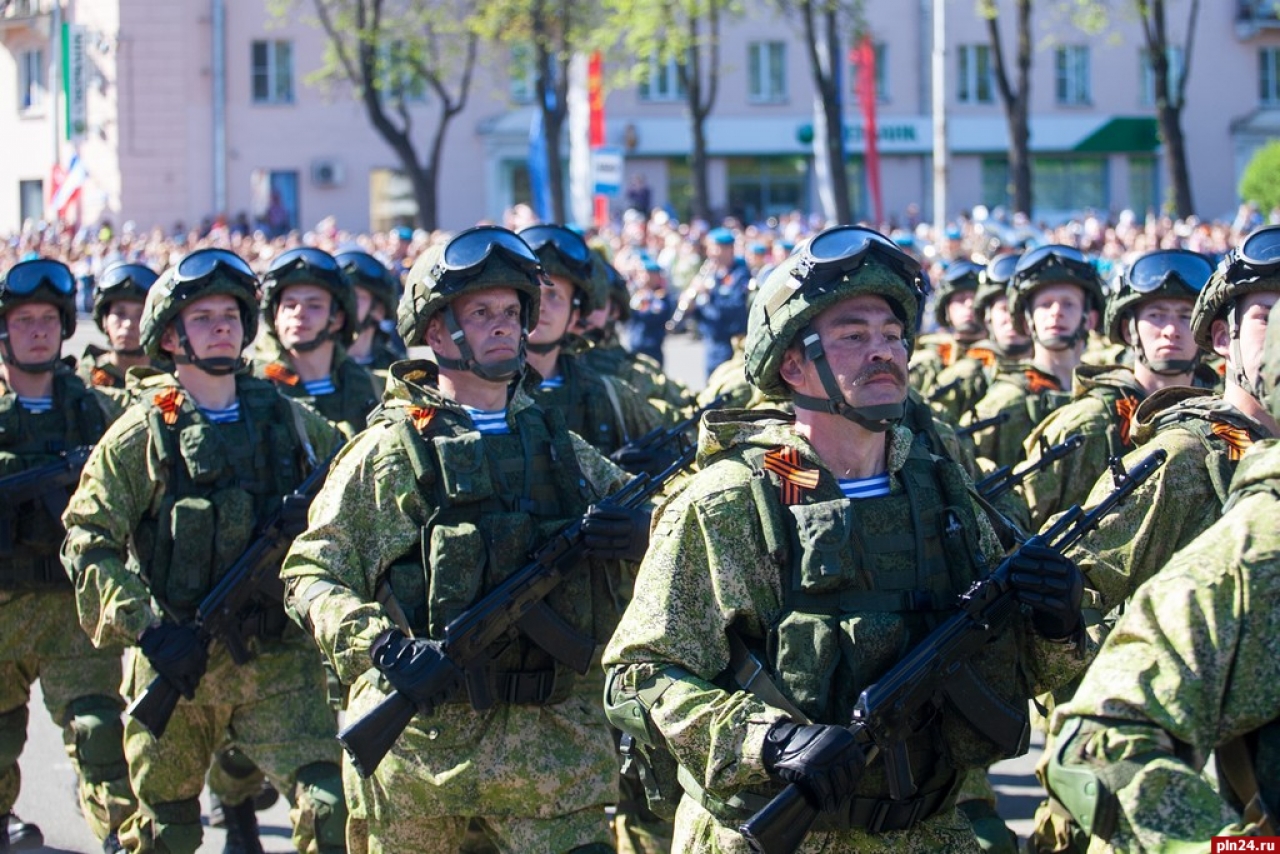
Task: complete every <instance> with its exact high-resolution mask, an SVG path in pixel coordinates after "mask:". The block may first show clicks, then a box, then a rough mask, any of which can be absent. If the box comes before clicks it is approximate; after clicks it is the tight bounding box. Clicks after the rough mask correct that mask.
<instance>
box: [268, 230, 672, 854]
mask: <svg viewBox="0 0 1280 854" xmlns="http://www.w3.org/2000/svg"><path fill="white" fill-rule="evenodd" d="M541 280H542V270H541V267H540V265H539V263H538V260H537V256H535V255H534V254H533V252H532V251H531V250H530V248H529V247H528V246H527V245H526V244H525V243H524V242H523V241H522V240H521V239H520V238H519V237H517V236H516V235H515V234H514V233H512V232H509V231H507V230H506V229H502V228H496V227H492V226H488V227H479V228H473V229H468V230H467V231H464V232H461V233H460V234H458V235H457V236H455V237H454V238H453V239H452V240H450V241H449V242H448V243H447V244H445V245H443V246H433V247H431V248H430V249H428V250H427V252H425V253H424V254H423V255H422V256H421V257H419V259H418V261H417V262H416V263H415V264H414V266H413V269H412V270H410V272H409V275H408V278H407V279H406V283H405V287H406V293H405V297H404V299H403V300H402V301H401V304H400V309H399V330H400V333H401V335H402V337H403V338H404V340H405V343H406V344H408V345H409V346H411V347H412V346H416V345H424V344H425V345H427V346H430V347H431V348H432V350H433V351H434V352H435V355H436V362H435V363H432V362H427V361H407V362H403V363H401V364H398V365H396V366H395V367H394V368H393V369H392V379H391V383H390V385H389V387H388V390H387V394H386V397H385V398H384V403H383V407H382V408H381V409H380V410H379V415H378V416H377V417H376V418H375V419H374V422H373V423H372V424H371V425H370V427H369V429H368V430H366V431H365V432H364V433H362V434H361V435H360V436H359V437H357V438H356V440H355V441H354V442H352V443H351V444H350V445H349V446H348V447H347V448H346V449H344V451H343V453H342V455H341V456H340V457H339V458H338V460H337V462H336V464H335V466H334V469H333V472H332V473H331V474H330V476H329V479H328V481H327V483H326V484H325V487H324V489H323V490H322V491H321V493H320V495H319V496H318V497H317V498H316V501H315V503H314V505H313V506H312V510H311V517H310V528H309V529H308V530H307V531H306V533H304V534H302V535H301V536H300V537H299V538H298V539H297V540H295V542H294V544H293V548H292V550H291V552H290V553H289V556H288V557H287V558H286V560H285V564H284V570H283V572H282V577H283V578H284V580H285V587H286V593H287V600H288V602H289V607H290V609H291V611H292V613H293V615H294V618H295V619H297V620H299V621H300V622H301V623H302V624H303V625H305V626H306V627H307V628H308V629H309V630H310V631H311V632H312V633H313V634H314V635H315V638H316V640H317V642H318V643H319V644H320V648H321V650H322V651H323V652H324V654H325V655H326V656H327V657H328V658H329V660H330V661H331V662H332V664H333V666H334V668H335V669H336V670H337V673H338V675H339V676H340V677H341V679H342V680H343V682H345V683H348V684H351V685H352V688H351V697H350V706H349V709H348V716H349V717H350V718H351V719H356V718H359V717H361V716H362V715H364V714H365V713H367V712H368V711H369V710H370V709H371V708H373V707H374V706H375V705H377V704H378V703H379V702H380V701H382V700H383V699H384V698H385V697H386V695H387V694H388V693H389V692H390V691H391V690H393V689H395V690H398V691H400V692H401V693H402V694H404V695H405V696H407V697H409V698H410V699H411V700H413V701H414V702H415V703H416V704H417V706H418V709H419V710H420V712H421V713H420V714H418V715H417V716H416V717H415V718H414V719H413V721H412V722H411V723H410V725H409V726H408V728H407V729H406V730H405V731H404V734H403V735H401V736H400V738H399V740H398V741H397V742H396V744H395V746H394V747H393V748H392V749H391V752H390V753H389V754H388V755H387V757H386V758H385V759H384V760H383V761H382V762H381V764H380V765H379V766H378V768H377V771H376V773H375V774H374V776H373V777H372V778H371V779H370V780H369V781H368V783H367V784H364V785H362V784H361V782H360V781H359V780H358V779H357V778H356V775H355V771H354V770H353V769H352V766H351V764H350V763H346V765H345V767H344V773H345V774H346V782H347V787H348V791H349V792H358V793H360V797H361V801H362V804H361V806H360V808H359V810H357V812H356V813H355V814H354V815H355V818H357V819H359V820H364V819H366V818H367V821H368V833H369V840H368V844H369V851H370V852H373V854H378V852H404V851H414V852H421V854H432V852H441V854H444V852H450V854H452V852H456V851H457V850H458V848H459V845H460V844H461V843H462V840H463V839H464V838H465V835H466V831H467V826H468V823H469V819H471V818H478V819H479V822H478V824H479V826H480V827H481V828H482V830H483V832H484V833H485V834H486V835H487V837H488V838H489V840H490V841H491V842H492V843H493V844H494V845H495V846H496V847H497V848H498V849H500V850H501V851H503V852H516V851H518V852H527V851H547V852H557V854H562V852H569V851H573V852H579V854H588V852H605V851H610V850H612V847H611V845H610V844H609V839H610V836H609V830H608V823H607V819H606V816H605V811H604V810H605V805H606V804H609V803H613V802H614V800H615V799H616V798H617V792H618V784H617V773H618V766H617V761H616V758H615V757H616V755H617V754H616V752H615V750H614V746H613V741H612V738H611V737H610V735H609V730H608V728H607V727H606V725H605V722H604V719H603V717H602V715H601V714H600V710H599V697H600V689H601V687H602V685H601V680H600V677H599V675H598V674H599V670H598V669H596V670H595V671H594V673H595V674H597V675H593V676H591V677H586V678H584V677H578V676H576V675H575V674H574V673H573V672H572V671H570V670H569V669H568V668H566V667H565V666H564V665H562V664H560V663H559V662H558V660H557V659H556V658H554V657H553V656H552V655H550V654H548V653H547V652H546V651H544V650H543V649H542V648H541V647H539V646H537V645H536V644H534V643H533V642H532V641H530V640H529V639H528V638H527V637H526V636H525V635H524V634H522V633H516V632H513V633H512V634H511V636H510V637H509V638H508V639H507V640H505V641H504V642H503V643H501V644H499V645H498V646H496V647H495V648H494V649H493V650H492V659H491V663H490V665H489V666H487V667H485V668H484V671H483V672H482V673H478V674H476V675H477V677H478V678H480V679H483V680H484V681H485V682H487V684H488V687H489V688H490V689H491V693H492V696H493V698H494V700H495V702H494V704H493V705H492V706H491V707H489V708H487V709H485V710H483V711H481V710H477V709H474V708H472V706H471V704H470V703H468V698H467V694H466V693H465V692H459V691H458V690H456V686H450V685H449V684H448V680H446V683H445V684H444V685H441V684H439V683H437V682H433V681H431V680H428V679H427V678H426V672H427V671H428V670H429V669H430V668H432V667H433V666H434V667H440V666H441V663H442V661H447V659H443V657H442V653H441V646H440V641H441V639H442V638H443V629H444V626H445V625H446V624H447V623H448V622H449V621H450V620H451V619H452V618H453V617H455V616H457V615H458V614H460V613H461V612H463V611H464V610H465V609H466V608H467V607H468V606H470V605H471V604H472V603H473V602H474V601H475V600H476V599H477V598H478V597H480V596H482V595H483V594H485V593H487V592H488V591H489V590H490V589H492V588H493V586H494V585H496V584H497V583H498V582H499V581H501V580H502V579H503V578H505V577H507V576H508V575H509V574H510V573H511V572H513V571H514V570H516V569H517V568H519V567H520V566H521V565H523V564H524V562H525V561H526V560H527V557H526V556H527V555H528V553H529V552H530V550H531V549H533V548H535V547H537V546H538V545H539V544H540V542H541V540H542V539H543V538H544V537H546V536H547V535H548V534H549V533H550V532H552V531H555V530H556V529H557V528H558V526H560V525H562V524H563V523H564V522H566V521H568V520H571V519H573V518H575V517H577V516H579V515H580V514H582V513H583V512H584V511H586V510H587V508H588V505H590V504H591V503H592V502H594V501H597V500H598V499H599V497H601V496H603V495H605V494H607V493H609V492H611V491H612V490H613V489H615V488H616V487H617V486H618V485H619V484H621V483H622V482H623V481H624V480H625V475H624V474H623V473H622V472H621V471H620V470H619V469H618V468H617V467H615V466H613V465H612V464H611V463H609V462H608V461H607V460H606V459H604V458H603V457H601V456H600V455H599V454H598V453H596V452H595V451H594V450H593V449H592V448H591V446H590V445H588V444H587V443H586V442H585V441H584V440H582V439H581V438H579V437H578V436H577V435H575V434H573V433H570V432H569V431H567V430H565V429H564V427H563V421H562V420H561V418H560V417H559V416H558V415H557V414H556V412H555V410H544V409H542V408H541V407H539V406H538V405H536V404H535V403H534V402H533V399H532V397H531V396H530V394H529V390H530V386H532V385H533V379H534V378H533V377H532V375H530V374H526V373H525V371H524V350H525V336H526V331H527V330H530V329H532V328H534V327H535V326H536V324H537V319H538V314H539V302H540V300H541V298H542V297H543V296H544V295H546V294H547V293H548V292H549V291H550V290H551V289H550V288H546V287H544V286H542V284H541ZM647 518H648V514H647V513H642V512H639V511H636V512H634V513H628V512H626V511H622V510H616V511H608V510H600V509H597V510H593V511H592V512H591V513H590V514H589V520H590V521H589V522H588V523H587V524H586V526H587V532H588V540H587V542H588V546H589V547H592V548H594V549H595V553H594V557H593V558H592V560H591V567H590V569H589V570H587V568H586V567H584V568H583V571H571V572H572V574H571V576H570V577H569V578H568V579H566V581H565V582H564V583H563V585H562V586H561V587H560V588H558V589H557V590H556V591H555V592H553V593H552V595H551V596H550V598H549V599H548V600H546V601H547V603H548V604H549V605H550V607H551V608H552V609H553V610H554V611H555V612H556V614H557V615H559V617H560V618H561V619H563V620H565V621H566V622H567V623H568V625H569V626H570V627H572V630H573V631H574V632H580V633H583V634H585V635H586V636H587V638H593V639H594V641H592V642H594V643H597V644H602V643H603V642H604V640H605V639H606V638H607V637H608V636H609V633H610V632H611V630H612V628H613V626H614V625H616V622H617V618H618V613H619V610H620V604H621V602H623V601H625V599H626V598H627V597H628V596H629V592H630V583H629V581H630V578H629V576H628V575H624V574H623V572H624V568H623V567H622V566H620V565H619V564H618V563H616V562H615V561H616V560H620V559H629V560H635V559H638V556H639V555H640V554H642V553H643V551H644V547H645V544H646V541H647V536H648V524H647ZM596 654H597V655H598V649H597V650H596ZM445 669H446V671H448V666H447V665H445ZM452 675H453V676H454V677H457V678H460V677H461V674H460V673H456V672H454V673H453V674H452Z"/></svg>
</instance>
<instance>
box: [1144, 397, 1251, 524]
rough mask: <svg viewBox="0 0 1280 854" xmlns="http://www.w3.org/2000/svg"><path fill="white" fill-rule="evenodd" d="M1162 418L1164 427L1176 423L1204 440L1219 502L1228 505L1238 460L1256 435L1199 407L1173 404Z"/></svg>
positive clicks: (1207, 460) (1208, 464)
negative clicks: (1174, 405)
mask: <svg viewBox="0 0 1280 854" xmlns="http://www.w3.org/2000/svg"><path fill="white" fill-rule="evenodd" d="M1158 421H1159V424H1160V427H1159V429H1160V430H1164V429H1167V428H1168V427H1170V426H1172V425H1175V424H1176V425H1177V426H1178V427H1181V428H1182V429H1183V430H1186V431H1187V432H1188V433H1191V434H1192V435H1193V436H1195V437H1196V438H1197V439H1199V440H1200V444H1201V445H1202V446H1203V447H1204V452H1205V456H1204V467H1205V471H1206V472H1208V474H1209V480H1210V481H1211V482H1212V483H1213V491H1214V493H1215V494H1216V495H1217V496H1218V503H1219V504H1220V505H1225V504H1226V503H1227V497H1228V495H1229V493H1230V488H1231V478H1232V476H1234V475H1235V472H1236V464H1237V463H1238V462H1239V461H1240V457H1241V456H1242V455H1243V454H1244V452H1245V450H1247V449H1248V447H1249V446H1250V445H1251V444H1253V441H1254V437H1253V436H1252V435H1251V434H1250V433H1249V431H1248V430H1246V429H1245V428H1243V427H1240V426H1238V425H1234V424H1232V423H1231V422H1229V421H1227V420H1226V419H1223V418H1215V417H1214V414H1213V413H1212V412H1210V411H1208V410H1206V409H1201V408H1198V407H1184V406H1176V407H1173V408H1172V409H1168V410H1166V411H1164V412H1162V413H1161V414H1160V416H1159V418H1158ZM1218 515H1219V516H1220V515H1221V514H1218Z"/></svg>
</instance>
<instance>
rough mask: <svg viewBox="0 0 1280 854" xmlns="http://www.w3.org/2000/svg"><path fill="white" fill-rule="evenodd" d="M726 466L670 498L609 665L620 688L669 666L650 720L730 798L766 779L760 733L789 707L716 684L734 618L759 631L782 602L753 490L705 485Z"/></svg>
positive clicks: (706, 782)
mask: <svg viewBox="0 0 1280 854" xmlns="http://www.w3.org/2000/svg"><path fill="white" fill-rule="evenodd" d="M723 471H724V469H723V468H722V467H712V468H710V469H707V470H704V471H703V472H701V473H700V474H699V475H698V476H696V477H695V478H694V480H693V482H692V483H691V484H690V486H689V487H688V488H686V489H685V490H684V491H683V492H682V493H681V494H680V495H679V496H678V497H677V498H675V499H674V500H673V501H672V502H671V503H670V504H669V505H667V508H666V510H665V511H664V512H663V514H662V517H661V519H660V520H659V521H658V523H657V525H656V526H655V528H654V534H653V538H652V543H651V546H650V548H649V552H648V554H647V555H646V556H645V559H644V562H643V563H642V564H641V567H640V576H639V578H638V579H637V583H636V591H635V598H634V599H633V600H632V602H631V605H630V606H629V607H628V608H627V611H626V613H625V614H624V615H623V618H622V622H621V623H620V625H619V627H618V630H617V631H616V632H615V633H614V636H613V639H612V640H611V641H610V643H609V645H608V647H607V648H606V650H605V654H604V663H605V666H606V667H610V666H612V667H615V668H617V670H618V678H619V679H620V680H621V685H622V686H623V687H624V689H627V688H631V689H634V688H636V687H638V686H639V685H640V684H642V683H644V682H645V681H646V680H648V679H650V678H652V677H653V676H655V675H656V674H659V673H662V672H664V671H665V672H666V673H667V674H670V675H672V676H673V679H674V681H673V682H672V684H671V687H670V688H668V689H667V690H666V692H665V693H664V694H663V695H662V697H661V699H660V700H659V701H658V702H657V703H656V704H654V706H653V708H652V709H651V711H650V719H651V722H652V724H653V725H654V726H655V727H656V728H657V730H658V731H659V732H660V733H661V734H662V736H663V738H664V739H665V740H666V741H667V743H668V744H669V745H670V747H671V750H672V752H673V753H674V754H675V756H676V758H677V759H678V760H679V761H680V764H681V765H683V766H684V767H685V768H687V769H689V770H690V771H691V772H692V773H693V774H695V776H698V777H700V778H701V780H702V783H703V786H704V787H705V788H706V789H707V790H708V791H710V792H711V793H713V794H716V795H717V796H720V797H727V796H728V795H730V794H732V793H733V792H735V791H738V790H740V789H741V788H743V787H745V786H749V785H756V784H761V783H765V782H766V781H767V780H768V775H767V773H766V772H765V770H764V766H763V764H762V762H761V758H760V757H761V750H762V746H763V743H764V735H765V733H766V732H767V731H768V729H769V727H770V726H771V725H772V724H773V723H774V722H775V721H777V720H779V719H781V718H783V717H786V715H785V714H784V713H783V712H782V711H780V710H778V709H773V708H770V707H769V706H767V705H765V703H763V702H762V701H761V700H759V699H758V698H756V697H755V696H754V695H752V694H750V693H748V692H745V691H732V692H731V691H726V690H724V689H722V688H719V687H717V686H716V685H715V684H713V682H712V680H713V679H714V678H715V677H716V676H717V675H718V674H720V673H721V671H723V670H724V669H725V668H726V667H727V666H728V664H729V643H728V638H727V635H726V631H727V629H728V628H729V626H730V625H731V624H732V625H733V626H734V627H735V630H737V631H739V632H741V633H742V635H743V636H744V637H758V638H763V637H764V636H765V634H766V626H767V625H768V624H769V622H770V621H771V620H772V619H774V618H776V616H777V615H778V613H779V611H780V608H781V605H780V603H781V590H780V589H779V586H778V584H779V582H778V573H777V570H776V564H775V563H774V562H773V561H772V560H771V559H770V558H769V556H768V554H767V553H766V550H765V546H764V542H763V534H762V533H761V531H760V523H759V517H758V514H757V512H756V511H755V510H754V509H753V506H752V504H751V499H750V493H749V491H748V490H747V489H746V488H744V487H738V488H729V489H715V488H713V489H707V488H706V487H707V485H708V483H709V482H714V480H715V479H716V477H717V476H718V474H720V473H721V472H723ZM713 485H714V484H713Z"/></svg>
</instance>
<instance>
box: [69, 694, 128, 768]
mask: <svg viewBox="0 0 1280 854" xmlns="http://www.w3.org/2000/svg"><path fill="white" fill-rule="evenodd" d="M67 710H68V711H69V712H70V713H71V722H70V723H69V724H68V726H69V727H70V729H71V732H72V734H73V736H74V737H75V757H76V762H77V763H79V765H80V774H81V776H82V777H84V780H85V782H86V783H107V782H111V781H112V780H120V779H124V778H126V777H128V776H129V766H128V764H127V763H126V762H125V759H124V723H123V722H122V721H121V720H120V704H119V703H118V702H117V701H116V700H114V699H112V698H111V697H102V696H98V697H80V698H79V699H77V700H73V701H72V702H71V703H70V705H69V706H68V708H67Z"/></svg>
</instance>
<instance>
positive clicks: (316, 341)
mask: <svg viewBox="0 0 1280 854" xmlns="http://www.w3.org/2000/svg"><path fill="white" fill-rule="evenodd" d="M337 316H338V313H337V312H336V311H331V312H329V322H328V323H326V324H325V327H324V329H321V330H320V334H318V335H317V336H316V337H315V338H312V339H311V340H310V341H302V342H300V343H298V344H294V345H293V346H292V347H290V348H289V349H291V350H297V351H298V352H299V353H310V352H311V351H312V350H315V349H317V348H318V347H319V346H320V345H321V344H323V343H325V342H326V341H336V340H338V333H336V332H334V331H333V330H331V329H330V328H329V324H331V323H333V319H334V318H335V317H337Z"/></svg>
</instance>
